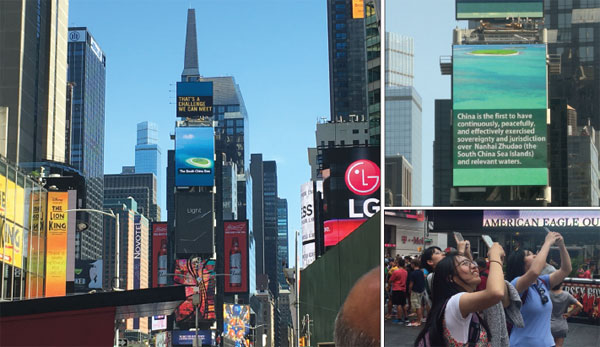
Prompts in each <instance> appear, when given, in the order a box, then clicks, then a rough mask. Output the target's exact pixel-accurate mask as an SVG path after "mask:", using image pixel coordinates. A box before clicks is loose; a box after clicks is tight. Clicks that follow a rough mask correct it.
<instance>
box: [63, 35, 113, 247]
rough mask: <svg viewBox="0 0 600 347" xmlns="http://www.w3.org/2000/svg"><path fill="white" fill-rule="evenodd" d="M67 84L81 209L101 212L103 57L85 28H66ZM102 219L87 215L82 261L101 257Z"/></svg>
mask: <svg viewBox="0 0 600 347" xmlns="http://www.w3.org/2000/svg"><path fill="white" fill-rule="evenodd" d="M67 58H68V65H69V67H68V70H67V71H68V74H67V76H68V81H69V83H70V84H71V85H72V92H71V94H70V97H71V102H70V105H71V113H70V117H71V119H70V135H71V136H70V138H69V141H68V145H69V146H68V148H67V153H68V154H69V158H68V159H69V160H70V164H71V165H72V166H73V167H74V168H76V169H78V170H79V171H80V172H81V173H82V174H83V176H84V177H85V180H86V194H85V199H84V201H83V208H91V209H96V210H102V205H103V201H104V96H105V89H106V57H105V56H104V53H103V52H102V50H101V48H100V46H99V45H98V43H97V42H96V40H94V37H93V36H92V35H91V33H90V32H89V31H88V30H87V28H85V27H81V28H69V45H68V53H67ZM102 220H103V219H102V216H101V215H99V214H95V213H91V214H89V227H88V230H87V231H86V232H85V233H77V235H76V241H78V242H76V248H78V249H76V251H75V254H78V255H79V256H80V257H81V259H100V258H101V257H102V249H101V245H102V232H103V231H102V230H103V227H102V224H103V223H102Z"/></svg>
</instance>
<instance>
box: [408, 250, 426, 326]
mask: <svg viewBox="0 0 600 347" xmlns="http://www.w3.org/2000/svg"><path fill="white" fill-rule="evenodd" d="M412 268H413V269H414V270H413V271H412V272H411V273H410V275H409V276H408V277H409V285H408V293H410V304H411V307H412V308H413V309H415V310H416V311H417V320H416V321H413V322H410V323H407V324H406V325H407V326H409V327H418V326H421V322H422V321H423V308H422V307H421V305H422V301H423V295H424V293H425V276H423V271H421V264H420V262H419V260H417V259H413V260H412Z"/></svg>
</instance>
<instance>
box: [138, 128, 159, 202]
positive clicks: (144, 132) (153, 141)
mask: <svg viewBox="0 0 600 347" xmlns="http://www.w3.org/2000/svg"><path fill="white" fill-rule="evenodd" d="M161 155H162V151H161V149H160V147H159V146H158V126H157V125H156V123H153V122H141V123H138V125H137V143H136V145H135V173H153V174H154V175H155V176H156V182H157V184H158V187H157V198H156V199H157V201H158V202H160V201H161V200H160V195H161V193H160V192H161V189H160V187H161V182H162V180H161V178H162V175H161V172H162V170H161V168H160V163H161ZM159 205H160V204H159Z"/></svg>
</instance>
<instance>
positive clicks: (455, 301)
mask: <svg viewBox="0 0 600 347" xmlns="http://www.w3.org/2000/svg"><path fill="white" fill-rule="evenodd" d="M456 241H457V248H456V249H446V250H444V251H442V249H440V248H439V247H436V246H432V247H429V248H427V249H426V250H425V251H424V252H423V253H422V254H421V255H419V256H412V257H410V256H406V257H401V256H396V257H394V258H392V257H388V258H386V260H385V263H386V268H385V283H386V291H385V296H386V305H387V307H386V315H385V318H386V319H389V320H391V321H392V322H393V323H396V324H405V325H407V326H410V327H420V329H421V330H420V333H419V335H418V337H417V339H416V341H414V345H415V346H423V347H428V346H494V347H496V346H540V347H542V346H544V347H547V346H557V347H562V345H563V342H564V339H565V337H566V336H567V332H568V325H567V322H566V318H568V317H569V316H571V315H574V314H577V312H578V310H580V309H581V308H582V307H583V306H582V305H581V303H579V302H578V301H577V300H576V299H575V298H573V296H571V294H569V293H568V292H566V291H563V290H562V283H563V280H564V279H565V277H567V276H568V275H569V274H570V273H571V271H572V268H571V259H570V256H569V253H568V252H567V249H566V247H565V244H564V239H563V237H562V236H561V235H560V234H559V233H556V232H548V233H547V235H546V238H545V240H544V243H543V245H542V247H541V248H540V249H539V250H538V252H537V253H533V252H532V251H530V250H526V249H516V250H509V251H510V253H509V254H506V253H507V252H506V251H505V249H504V248H503V247H502V246H501V245H500V244H498V243H493V245H492V246H491V247H489V251H488V253H487V257H486V258H479V259H473V257H472V254H471V249H470V244H469V241H462V240H456ZM552 246H556V247H558V249H559V252H560V266H558V265H557V267H558V268H556V267H552V266H550V265H549V264H547V263H546V259H547V257H548V253H549V251H550V247H552ZM592 271H593V270H592ZM571 308H572V309H571Z"/></svg>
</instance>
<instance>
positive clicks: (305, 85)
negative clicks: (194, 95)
mask: <svg viewBox="0 0 600 347" xmlns="http://www.w3.org/2000/svg"><path fill="white" fill-rule="evenodd" d="M144 3H145V4H149V6H144V7H140V6H138V5H139V2H128V3H125V4H123V3H121V2H117V1H78V0H73V1H71V3H70V10H69V26H70V27H73V26H85V27H87V28H88V30H89V31H90V32H91V33H92V34H93V35H94V37H95V38H96V40H97V41H98V43H99V44H100V45H101V46H102V47H103V51H104V52H105V54H106V59H107V77H106V81H107V82H106V144H105V158H106V159H105V166H104V172H105V174H112V173H120V172H121V167H122V166H131V165H133V164H134V150H133V149H134V147H135V136H134V134H133V129H135V126H136V124H137V123H139V122H143V121H151V122H155V123H157V124H158V129H159V134H158V135H159V139H158V144H159V146H160V147H161V148H162V149H163V151H166V150H168V149H172V148H174V143H173V142H172V141H171V140H170V139H169V135H170V134H171V133H174V129H175V121H176V116H175V104H174V101H175V83H176V82H177V81H179V79H180V74H181V69H182V68H183V63H184V48H185V26H186V14H187V9H188V8H195V9H196V11H197V18H198V19H197V23H196V27H197V35H198V51H199V55H198V61H199V70H200V74H201V75H202V76H203V77H218V76H233V77H234V78H235V79H236V82H237V83H238V84H239V85H240V88H241V91H242V94H243V95H244V99H245V102H246V106H247V109H248V115H249V124H250V153H262V154H263V156H264V158H265V159H266V160H275V161H277V165H278V176H279V177H281V179H280V184H279V187H278V188H279V191H280V194H279V195H280V197H281V198H286V199H288V204H289V214H290V217H289V221H290V223H289V225H290V228H289V233H291V232H293V231H294V230H298V229H300V216H299V215H300V213H299V210H300V185H301V184H302V183H304V182H306V181H308V180H309V179H310V166H309V165H308V155H307V148H308V147H311V146H314V142H315V138H314V131H315V127H316V123H317V119H319V118H321V117H327V118H329V117H328V116H329V83H328V58H327V57H328V56H327V54H328V53H327V21H326V6H325V4H316V3H304V2H302V3H298V2H295V3H292V4H281V3H278V2H275V1H265V2H261V3H259V4H255V3H249V2H244V1H233V2H230V3H227V4H224V3H222V2H218V1H208V2H200V1H191V2H189V1H170V2H168V3H165V2H162V1H150V2H144ZM117 8H118V10H117ZM207 13H213V14H217V15H209V16H207V15H206V14H207ZM218 14H222V15H218ZM106 18H112V19H111V21H110V22H107V21H106V20H105V19H106ZM148 18H156V19H157V20H160V21H161V22H162V23H165V25H161V26H158V27H148V26H146V25H145V23H147V19H148ZM113 22H118V23H121V25H120V26H118V27H115V26H114V25H112V23H113ZM298 26H302V27H303V30H302V31H298V30H294V28H297V27H298ZM214 28H219V30H218V31H215V30H214ZM249 28H250V30H249ZM271 28H278V30H271ZM125 32H129V34H125V35H124V33H125ZM215 32H218V33H219V35H214V33H215ZM265 37H269V39H268V41H269V42H278V44H276V45H265V44H264V42H263V40H265ZM208 47H210V49H209V52H210V55H209V54H207V48H208ZM270 47H272V49H269V48H270ZM240 53H243V54H240ZM155 66H157V67H159V68H155ZM290 66H295V67H296V68H290ZM298 67H301V68H298ZM116 124H118V126H115V125H116ZM273 129H277V130H280V132H273ZM287 129H294V133H295V134H305V136H288V135H289V130H287ZM275 143H277V145H276V146H274V144H275ZM123 148H125V149H129V148H130V149H131V150H122V149H123ZM299 158H306V159H305V160H298V159H299ZM166 159H167V158H166V155H165V156H163V158H162V163H161V168H162V169H163V170H166ZM163 177H164V176H163ZM165 186H166V184H163V185H162V187H165ZM163 189H164V188H163ZM159 196H161V197H162V198H161V201H160V202H159V205H160V206H161V208H163V209H166V202H165V197H166V194H165V193H164V191H163V192H161V193H159ZM292 241H293V240H292ZM290 244H292V245H293V242H291V243H290ZM291 249H293V247H291Z"/></svg>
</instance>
